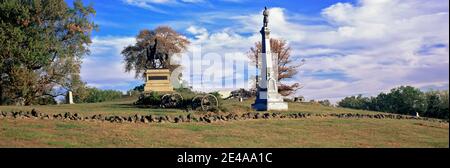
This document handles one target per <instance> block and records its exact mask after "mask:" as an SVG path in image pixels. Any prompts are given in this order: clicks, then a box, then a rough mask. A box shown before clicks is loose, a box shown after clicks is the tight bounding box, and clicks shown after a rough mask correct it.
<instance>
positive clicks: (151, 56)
mask: <svg viewBox="0 0 450 168" xmlns="http://www.w3.org/2000/svg"><path fill="white" fill-rule="evenodd" d="M157 46H158V39H156V38H155V44H153V46H149V47H148V48H147V49H146V56H147V64H146V68H147V69H166V68H169V62H168V60H169V54H167V53H165V54H163V53H161V52H156V51H157Z"/></svg>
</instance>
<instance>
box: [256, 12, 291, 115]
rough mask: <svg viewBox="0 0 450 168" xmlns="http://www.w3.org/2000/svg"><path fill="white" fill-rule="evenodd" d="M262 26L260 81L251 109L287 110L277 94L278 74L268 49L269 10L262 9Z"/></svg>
mask: <svg viewBox="0 0 450 168" xmlns="http://www.w3.org/2000/svg"><path fill="white" fill-rule="evenodd" d="M263 15H264V21H263V22H264V25H263V27H262V29H261V31H260V32H261V35H262V41H261V45H262V46H261V49H262V53H261V55H260V56H261V67H260V72H261V74H260V76H261V80H259V81H258V88H257V89H258V91H257V96H256V100H255V103H254V104H252V107H253V108H254V109H255V110H257V111H269V110H287V109H288V104H287V103H286V102H283V97H282V96H281V95H280V94H279V93H278V84H277V83H278V76H277V75H278V74H277V72H276V71H275V70H277V69H275V68H278V66H276V65H275V67H274V65H273V58H272V51H271V49H270V29H269V27H268V24H269V10H268V9H267V7H266V8H265V9H264V12H263Z"/></svg>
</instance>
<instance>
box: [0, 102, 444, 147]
mask: <svg viewBox="0 0 450 168" xmlns="http://www.w3.org/2000/svg"><path fill="white" fill-rule="evenodd" d="M131 102H132V101H131V99H130V100H121V101H115V102H106V103H95V104H75V105H55V106H32V107H15V106H1V107H0V110H2V111H9V110H30V109H32V108H35V109H38V110H39V111H41V112H44V113H60V112H77V113H80V114H82V115H84V114H100V113H101V114H115V115H117V114H118V115H134V114H174V115H175V114H186V113H185V112H183V111H182V110H173V109H168V110H161V109H144V108H134V107H133V106H131V105H130V103H131ZM250 103H251V100H248V101H246V102H244V103H237V102H234V101H226V102H224V105H225V106H226V107H227V108H228V110H229V111H230V112H236V113H238V112H244V111H248V110H250V109H249V108H248V107H249V104H250ZM289 108H290V111H289V112H309V113H375V112H370V111H360V110H349V109H344V108H333V107H323V106H320V105H314V104H290V106H289ZM0 147H445V148H448V147H449V126H448V123H437V122H429V121H418V120H391V119H383V120H377V119H338V118H308V119H274V120H252V121H233V122H217V123H212V124H206V123H181V124H173V123H163V124H157V123H152V124H136V123H123V124H117V123H116V124H113V123H107V122H89V121H85V122H80V121H57V120H34V119H15V120H14V119H4V118H3V119H0Z"/></svg>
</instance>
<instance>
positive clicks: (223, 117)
mask: <svg viewBox="0 0 450 168" xmlns="http://www.w3.org/2000/svg"><path fill="white" fill-rule="evenodd" d="M0 118H11V119H42V120H70V121H100V122H111V123H144V124H146V123H185V122H201V123H213V122H226V121H244V120H268V119H308V118H341V119H358V118H360V119H361V118H368V119H395V120H424V121H432V122H442V123H448V121H447V120H441V119H434V118H424V117H416V116H405V115H398V114H354V113H345V114H334V113H331V114H311V113H290V114H287V113H268V112H267V113H257V112H253V113H245V114H242V115H237V114H215V113H209V114H204V115H194V114H192V113H189V114H187V115H179V116H169V115H137V114H136V115H133V116H118V115H107V116H106V115H101V114H96V115H91V116H82V115H80V114H78V113H70V112H66V113H61V114H45V113H41V112H38V111H37V110H35V109H33V110H31V111H27V112H24V111H12V112H5V111H2V112H0Z"/></svg>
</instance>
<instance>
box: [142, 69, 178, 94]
mask: <svg viewBox="0 0 450 168" xmlns="http://www.w3.org/2000/svg"><path fill="white" fill-rule="evenodd" d="M145 76H146V82H145V86H144V91H145V92H152V91H155V92H173V87H172V85H171V84H170V80H169V79H170V71H169V69H150V70H147V71H145Z"/></svg>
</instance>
